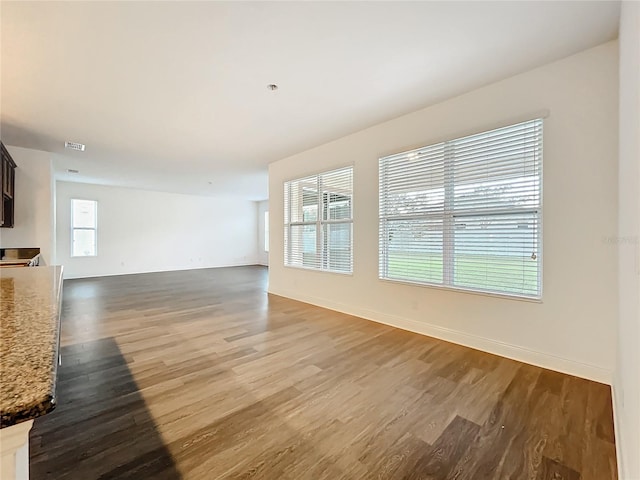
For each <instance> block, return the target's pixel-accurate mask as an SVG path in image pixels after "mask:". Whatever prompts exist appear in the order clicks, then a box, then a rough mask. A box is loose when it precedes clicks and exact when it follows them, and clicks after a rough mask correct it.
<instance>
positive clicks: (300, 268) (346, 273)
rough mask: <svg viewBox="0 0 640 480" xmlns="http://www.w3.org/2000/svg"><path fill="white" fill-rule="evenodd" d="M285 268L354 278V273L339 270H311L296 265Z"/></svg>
mask: <svg viewBox="0 0 640 480" xmlns="http://www.w3.org/2000/svg"><path fill="white" fill-rule="evenodd" d="M284 268H292V269H294V270H304V271H307V272H318V273H332V274H335V275H342V276H345V277H353V271H351V272H340V271H338V270H322V269H320V268H311V267H298V266H296V265H285V266H284Z"/></svg>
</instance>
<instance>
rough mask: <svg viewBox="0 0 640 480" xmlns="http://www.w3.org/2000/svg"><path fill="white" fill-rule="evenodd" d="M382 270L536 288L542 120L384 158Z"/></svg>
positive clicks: (531, 291) (520, 292) (525, 291)
mask: <svg viewBox="0 0 640 480" xmlns="http://www.w3.org/2000/svg"><path fill="white" fill-rule="evenodd" d="M379 174H380V180H379V181H380V191H379V194H380V231H379V234H380V238H379V247H380V252H379V253H380V255H379V276H380V278H383V279H388V280H398V281H408V282H415V283H423V284H430V285H442V286H449V287H455V288H462V289H468V290H475V291H482V292H493V293H504V294H508V295H515V296H522V297H531V298H540V296H541V293H542V282H541V278H542V256H541V253H542V252H541V241H542V235H541V227H542V197H541V193H542V190H541V189H542V120H541V119H536V120H531V121H528V122H524V123H519V124H517V125H512V126H509V127H504V128H498V129H496V130H491V131H489V132H485V133H480V134H476V135H471V136H468V137H464V138H459V139H455V140H450V141H447V142H443V143H438V144H435V145H430V146H427V147H423V148H418V149H416V150H412V151H409V152H404V153H399V154H396V155H390V156H387V157H384V158H381V159H380V163H379Z"/></svg>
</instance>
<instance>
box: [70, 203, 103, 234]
mask: <svg viewBox="0 0 640 480" xmlns="http://www.w3.org/2000/svg"><path fill="white" fill-rule="evenodd" d="M96 204H97V202H95V201H93V200H75V199H74V200H71V211H72V223H71V225H72V226H73V228H96Z"/></svg>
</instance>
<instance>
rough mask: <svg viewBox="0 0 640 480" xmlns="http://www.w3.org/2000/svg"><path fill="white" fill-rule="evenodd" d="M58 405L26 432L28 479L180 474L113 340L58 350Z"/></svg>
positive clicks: (107, 339)
mask: <svg viewBox="0 0 640 480" xmlns="http://www.w3.org/2000/svg"><path fill="white" fill-rule="evenodd" d="M61 353H62V365H61V366H60V367H59V369H58V385H57V392H56V393H57V406H56V409H55V410H54V411H53V412H51V413H50V414H48V415H45V416H43V417H40V418H38V419H36V421H35V423H34V426H33V429H32V430H31V434H30V465H31V478H34V479H56V480H62V479H76V478H77V479H90V478H91V479H97V478H101V479H108V478H114V479H115V478H117V479H127V478H135V479H143V478H154V479H160V478H162V479H169V480H171V479H179V478H180V473H179V472H178V470H177V468H176V466H175V462H174V460H173V458H172V457H171V454H170V453H169V451H168V449H167V448H166V446H165V445H164V443H163V441H162V438H161V436H160V433H159V431H158V429H157V427H156V424H155V423H154V420H153V418H152V416H151V414H150V413H149V412H148V410H147V406H146V403H145V401H144V399H143V397H142V396H141V394H140V392H139V390H138V386H137V384H136V382H135V380H134V378H133V376H132V374H131V372H130V371H129V368H128V366H127V361H126V359H125V358H124V357H123V355H122V353H121V352H120V349H119V348H118V345H117V343H116V342H115V340H114V339H113V338H105V339H100V340H96V341H92V342H86V343H81V344H77V345H70V346H66V347H63V348H62V349H61Z"/></svg>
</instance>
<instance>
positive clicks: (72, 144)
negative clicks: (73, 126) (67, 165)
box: [64, 142, 84, 152]
mask: <svg viewBox="0 0 640 480" xmlns="http://www.w3.org/2000/svg"><path fill="white" fill-rule="evenodd" d="M64 148H70V149H71V150H77V151H79V152H84V144H82V143H76V142H64Z"/></svg>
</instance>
